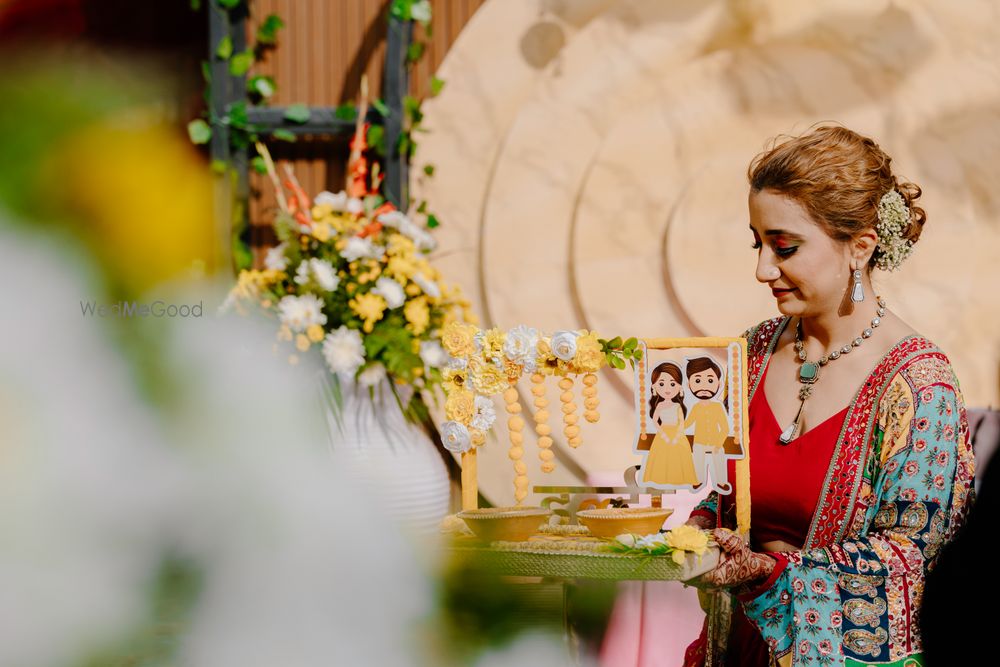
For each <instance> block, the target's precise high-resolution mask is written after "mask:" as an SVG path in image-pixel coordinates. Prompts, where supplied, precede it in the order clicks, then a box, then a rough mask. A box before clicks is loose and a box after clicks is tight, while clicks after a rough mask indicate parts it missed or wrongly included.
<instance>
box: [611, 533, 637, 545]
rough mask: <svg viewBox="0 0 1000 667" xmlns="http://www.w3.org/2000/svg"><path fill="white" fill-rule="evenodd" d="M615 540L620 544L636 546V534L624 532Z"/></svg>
mask: <svg viewBox="0 0 1000 667" xmlns="http://www.w3.org/2000/svg"><path fill="white" fill-rule="evenodd" d="M615 541H617V542H618V544H622V545H624V546H626V547H634V546H635V535H632V534H630V533H623V534H621V535H619V536H618V537H616V538H615Z"/></svg>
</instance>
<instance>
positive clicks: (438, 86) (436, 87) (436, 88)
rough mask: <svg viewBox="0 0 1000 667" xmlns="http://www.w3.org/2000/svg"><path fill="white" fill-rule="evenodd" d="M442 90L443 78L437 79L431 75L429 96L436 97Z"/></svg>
mask: <svg viewBox="0 0 1000 667" xmlns="http://www.w3.org/2000/svg"><path fill="white" fill-rule="evenodd" d="M442 90H444V79H439V78H437V77H436V76H432V77H431V97H436V96H438V95H440V94H441V91H442Z"/></svg>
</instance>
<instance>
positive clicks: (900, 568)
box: [740, 384, 972, 664]
mask: <svg viewBox="0 0 1000 667" xmlns="http://www.w3.org/2000/svg"><path fill="white" fill-rule="evenodd" d="M910 396H911V397H912V402H913V403H912V404H913V406H914V410H913V412H912V413H910V414H911V416H910V418H909V421H908V423H907V424H906V430H904V431H903V432H902V435H903V437H902V438H899V439H896V440H891V439H888V438H887V439H886V440H883V437H882V436H883V434H882V433H878V434H877V442H878V443H879V444H882V445H885V446H887V447H889V451H886V452H884V453H883V454H882V457H884V458H880V461H881V464H882V465H881V466H880V467H879V468H878V469H876V470H875V471H874V474H875V478H874V480H873V490H874V493H875V495H876V497H877V498H878V499H879V502H878V503H877V506H876V507H873V508H872V509H871V510H869V528H868V530H867V532H866V533H865V534H863V535H862V536H860V537H858V538H856V539H848V540H845V541H843V542H841V543H839V544H835V545H832V546H829V547H823V548H817V549H809V550H806V551H800V552H794V553H784V554H772V556H773V557H775V558H776V559H777V562H778V564H777V566H776V567H775V569H774V572H773V573H772V575H771V576H770V577H768V580H767V581H766V582H765V585H763V586H760V587H759V588H758V589H757V590H755V591H750V592H749V593H747V594H746V595H742V596H740V599H741V601H742V602H743V605H744V610H745V612H746V614H747V617H748V618H750V619H751V620H752V621H753V622H754V623H755V624H756V625H757V627H758V628H759V629H760V631H761V634H762V635H763V636H764V638H765V639H766V640H767V642H768V644H769V645H770V646H771V648H772V650H773V651H774V653H775V655H776V656H782V655H784V654H787V653H792V654H793V656H794V657H793V664H799V661H802V662H803V663H805V662H810V663H811V664H813V663H819V664H822V661H827V660H828V659H829V658H830V657H831V656H839V655H841V653H842V654H843V655H844V656H845V657H848V658H852V659H855V660H859V661H867V662H890V661H892V660H897V659H900V658H902V657H906V656H908V655H912V654H916V653H919V650H920V648H919V642H920V640H919V637H918V636H917V628H916V622H915V620H914V617H915V614H916V613H917V608H918V605H919V601H920V591H921V590H922V589H923V579H924V573H925V571H926V569H927V567H928V563H929V562H931V561H932V560H933V559H934V557H935V556H936V554H937V552H938V550H939V549H940V547H941V545H942V544H943V542H944V541H945V538H946V536H947V535H950V534H952V532H953V530H954V529H955V528H956V525H957V523H959V522H960V521H961V520H962V518H963V517H964V511H965V506H966V500H967V496H968V494H969V491H970V490H971V468H972V459H971V457H972V453H971V450H970V448H969V447H968V444H967V428H966V427H965V416H964V412H965V411H964V407H963V406H962V402H961V397H960V395H959V394H957V392H955V390H954V389H953V388H952V387H951V386H948V385H944V384H935V385H931V386H929V387H923V388H921V389H920V390H918V391H913V392H912V393H911V394H910Z"/></svg>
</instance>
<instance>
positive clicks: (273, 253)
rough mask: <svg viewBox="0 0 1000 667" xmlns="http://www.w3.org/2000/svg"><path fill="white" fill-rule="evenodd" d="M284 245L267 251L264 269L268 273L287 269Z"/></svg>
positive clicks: (285, 245) (281, 244)
mask: <svg viewBox="0 0 1000 667" xmlns="http://www.w3.org/2000/svg"><path fill="white" fill-rule="evenodd" d="M286 247H287V244H286V243H280V244H278V245H276V246H274V247H273V248H270V249H268V251H267V255H265V256H264V268H265V269H268V270H269V271H284V270H285V269H287V268H288V258H287V257H286V256H285V248H286Z"/></svg>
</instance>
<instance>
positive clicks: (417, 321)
mask: <svg viewBox="0 0 1000 667" xmlns="http://www.w3.org/2000/svg"><path fill="white" fill-rule="evenodd" d="M403 316H404V317H405V318H406V321H407V322H408V323H409V324H408V325H407V326H408V328H409V329H410V331H412V332H413V334H414V335H415V336H419V335H420V334H422V333H423V332H424V331H426V330H427V326H428V325H429V324H430V323H431V311H430V309H429V308H428V307H427V299H426V298H425V297H422V296H421V297H417V298H416V299H411V300H409V301H407V302H406V305H404V306H403Z"/></svg>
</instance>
